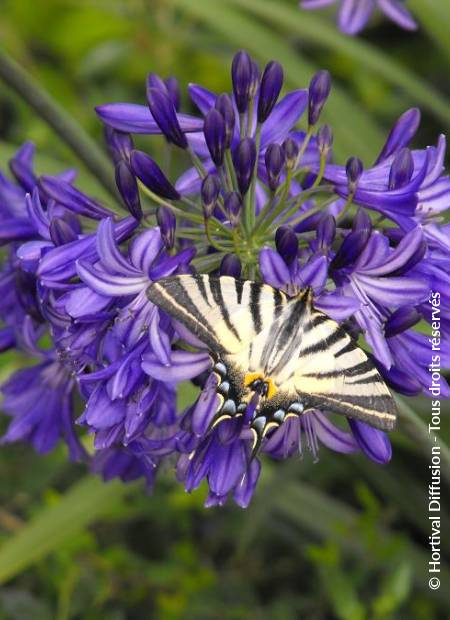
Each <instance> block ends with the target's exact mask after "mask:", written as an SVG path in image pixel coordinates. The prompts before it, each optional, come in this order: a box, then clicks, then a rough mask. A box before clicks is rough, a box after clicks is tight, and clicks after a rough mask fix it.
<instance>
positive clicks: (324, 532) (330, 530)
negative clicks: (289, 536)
mask: <svg viewBox="0 0 450 620" xmlns="http://www.w3.org/2000/svg"><path fill="white" fill-rule="evenodd" d="M275 499H276V504H274V505H275V506H276V509H277V510H278V511H279V513H281V515H282V516H283V517H284V518H287V519H289V520H290V521H291V522H292V523H294V524H296V525H297V527H299V528H301V529H302V530H306V531H307V532H309V533H310V534H312V535H313V536H315V537H317V538H318V539H323V540H328V539H330V538H335V539H336V537H337V536H339V537H340V544H341V545H342V548H343V551H344V552H345V553H347V555H350V556H356V557H360V559H364V555H365V553H367V550H365V549H364V548H363V547H362V545H361V543H360V541H359V540H358V537H357V536H354V537H350V536H347V537H346V538H345V540H343V539H342V537H341V534H339V532H341V530H342V526H344V528H345V530H347V531H349V532H351V531H352V530H353V529H354V527H355V526H356V524H357V521H358V519H359V516H360V513H359V512H358V511H357V510H354V509H353V508H350V507H349V506H347V505H346V504H344V503H343V502H340V501H338V500H335V499H334V498H333V497H331V496H330V495H326V494H324V493H322V492H321V491H319V490H317V489H316V488H313V487H310V486H308V485H306V484H301V483H298V482H295V483H290V484H287V485H286V486H285V488H284V492H283V493H282V494H279V495H278V496H277V497H276V498H275ZM271 516H272V518H274V517H273V515H271ZM391 536H392V534H391V533H390V532H389V531H388V530H387V529H385V528H382V527H380V529H379V531H378V537H379V538H380V540H383V541H384V544H385V543H386V542H389V539H390V538H391ZM424 543H428V540H426V541H424ZM402 556H403V560H404V561H406V562H407V563H408V564H409V565H410V566H411V568H412V570H413V573H414V580H415V582H416V585H417V587H418V588H420V589H423V590H424V591H426V592H427V593H429V585H428V579H429V574H428V561H429V555H428V554H427V553H426V552H425V551H423V550H422V549H420V548H419V547H418V546H417V545H415V544H413V543H412V542H410V543H409V544H408V545H405V548H404V549H403V552H402ZM439 578H440V579H441V582H442V583H449V580H450V571H449V569H448V566H446V565H444V564H443V563H442V564H441V573H440V575H439ZM433 594H435V595H436V596H437V597H439V598H440V599H441V600H443V601H446V602H447V603H448V602H449V601H450V590H448V589H447V588H440V589H439V590H436V591H435V592H433Z"/></svg>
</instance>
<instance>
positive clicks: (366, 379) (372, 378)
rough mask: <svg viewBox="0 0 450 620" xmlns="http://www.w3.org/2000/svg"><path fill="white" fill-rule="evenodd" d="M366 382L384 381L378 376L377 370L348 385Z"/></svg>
mask: <svg viewBox="0 0 450 620" xmlns="http://www.w3.org/2000/svg"><path fill="white" fill-rule="evenodd" d="M368 383H384V381H383V379H382V378H381V377H380V375H379V374H378V371H377V372H376V373H373V374H371V375H369V376H368V377H364V378H363V379H357V380H356V381H352V382H351V383H350V384H349V385H363V384H368Z"/></svg>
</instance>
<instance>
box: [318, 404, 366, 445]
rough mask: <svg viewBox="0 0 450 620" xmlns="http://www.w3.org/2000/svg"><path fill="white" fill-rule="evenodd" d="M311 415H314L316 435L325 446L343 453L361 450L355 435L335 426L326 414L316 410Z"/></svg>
mask: <svg viewBox="0 0 450 620" xmlns="http://www.w3.org/2000/svg"><path fill="white" fill-rule="evenodd" d="M311 415H313V416H314V430H315V432H316V435H317V437H318V438H319V439H320V441H321V442H322V443H323V445H324V446H326V447H327V448H330V450H334V451H335V452H342V453H343V454H350V453H352V452H357V451H358V450H359V446H358V443H357V442H356V440H355V439H354V438H353V436H352V435H351V434H350V433H346V432H345V431H343V430H342V429H340V428H339V427H338V426H335V425H334V424H333V423H332V422H331V421H330V420H329V419H328V417H327V416H326V415H325V414H323V413H321V412H320V411H315V412H314V413H313V414H311Z"/></svg>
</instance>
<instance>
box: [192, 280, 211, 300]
mask: <svg viewBox="0 0 450 620" xmlns="http://www.w3.org/2000/svg"><path fill="white" fill-rule="evenodd" d="M193 278H194V280H195V282H196V283H197V286H198V290H199V292H200V295H201V296H202V297H203V299H204V300H205V303H206V304H208V306H209V307H211V304H210V303H209V299H208V294H207V292H206V286H205V283H204V281H203V276H201V275H200V274H198V273H196V274H194V275H193Z"/></svg>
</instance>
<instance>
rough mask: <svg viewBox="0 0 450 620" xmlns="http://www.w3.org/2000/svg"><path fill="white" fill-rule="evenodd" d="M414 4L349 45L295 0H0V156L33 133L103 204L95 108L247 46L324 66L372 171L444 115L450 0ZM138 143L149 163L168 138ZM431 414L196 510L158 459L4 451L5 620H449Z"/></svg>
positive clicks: (335, 103) (219, 73)
mask: <svg viewBox="0 0 450 620" xmlns="http://www.w3.org/2000/svg"><path fill="white" fill-rule="evenodd" d="M409 6H411V8H412V10H413V11H414V12H415V14H416V16H417V17H418V19H419V20H420V21H421V22H422V26H421V30H420V32H419V33H417V34H409V33H404V32H402V31H400V30H398V29H397V28H396V27H394V26H392V25H390V24H389V23H388V22H385V21H383V22H382V21H375V22H374V23H373V26H372V28H371V29H370V30H368V31H367V32H366V33H365V34H364V36H363V37H361V38H359V39H349V38H347V37H345V36H343V35H341V34H340V33H339V32H338V31H337V30H336V29H335V27H334V22H333V17H332V16H331V13H327V12H323V13H320V14H319V13H304V12H300V11H298V9H297V2H296V0H147V1H145V0H129V1H125V0H73V1H69V0H2V2H1V4H0V77H3V78H5V77H7V73H8V71H6V68H9V74H8V75H9V77H7V80H6V81H7V82H9V84H10V85H11V84H13V83H15V84H16V87H17V81H19V82H20V83H21V84H22V86H23V87H24V88H23V91H24V92H23V93H22V96H18V94H17V92H15V91H14V89H13V88H10V87H9V86H8V85H7V84H6V82H2V81H1V80H0V165H1V166H2V168H5V167H6V165H7V163H6V162H7V160H8V158H9V157H10V156H11V154H12V153H13V152H14V149H15V148H16V147H17V146H18V145H19V144H20V143H21V142H23V141H24V140H25V139H31V140H33V141H34V142H35V143H36V145H37V147H38V152H39V155H38V160H37V161H38V169H39V171H40V172H43V171H46V172H49V171H50V172H53V171H56V170H59V169H61V168H63V167H66V166H67V165H69V166H78V167H79V168H80V177H79V184H80V187H82V188H83V189H84V190H85V191H87V192H90V193H92V194H94V195H96V196H98V197H100V198H102V199H104V200H106V201H108V202H111V201H112V200H113V198H111V196H110V195H109V193H108V188H109V187H110V186H111V178H112V175H111V172H110V167H109V164H108V163H107V162H106V159H105V155H104V152H103V151H102V150H101V149H97V150H95V149H90V148H89V145H90V143H89V136H91V137H92V138H94V139H95V140H96V141H97V143H98V144H99V145H101V144H102V142H101V140H102V138H101V126H100V123H99V122H98V121H97V119H96V116H95V114H94V113H93V107H94V106H95V105H97V104H99V103H102V102H105V101H120V100H123V101H134V102H143V100H144V81H145V76H146V73H147V72H149V71H155V72H157V73H160V74H162V75H163V76H167V75H176V76H177V77H179V79H180V81H181V84H182V86H183V87H186V85H187V83H188V82H191V81H193V82H200V83H202V84H204V85H206V86H208V87H209V88H211V89H213V90H218V91H224V90H227V89H228V88H229V65H230V60H231V58H232V55H233V53H234V51H235V50H236V49H237V48H239V47H246V48H247V49H248V50H249V51H250V52H251V53H253V54H254V55H255V56H256V57H257V58H258V59H259V60H260V61H262V62H263V61H267V60H268V59H270V58H275V59H277V60H280V61H281V62H282V63H283V64H284V67H285V73H286V86H287V87H303V86H306V85H307V83H308V82H309V79H310V77H311V75H312V72H313V71H314V70H315V69H316V68H319V67H321V68H322V67H323V68H328V69H329V70H330V71H331V72H332V74H333V76H334V90H333V94H332V97H331V99H330V101H329V103H328V105H327V112H326V115H327V120H329V121H330V122H332V123H333V126H334V130H335V136H336V138H335V142H336V152H337V156H338V157H339V158H341V159H342V160H343V159H344V158H346V157H347V156H349V155H350V154H352V155H358V156H360V157H361V158H362V159H363V160H364V162H365V163H366V165H369V164H370V162H371V161H372V160H373V158H374V157H375V155H376V153H377V150H378V149H379V148H380V147H381V145H382V143H383V140H384V137H385V135H386V131H387V130H388V128H389V126H390V124H391V123H392V122H393V121H394V119H395V118H396V117H397V116H398V115H399V114H400V113H401V112H402V111H403V110H404V109H406V108H407V107H410V106H413V105H419V106H420V107H421V108H422V110H423V125H422V128H421V130H420V134H419V136H418V138H417V142H416V143H417V145H420V146H424V145H425V144H433V143H434V142H435V140H436V138H437V135H438V133H440V132H444V133H445V132H446V131H447V129H448V125H449V124H450V105H449V100H450V89H449V85H448V74H449V68H450V4H449V3H448V2H446V1H443V0H409ZM11 59H14V62H17V63H18V64H19V65H20V66H21V67H22V68H23V69H24V70H25V73H22V72H21V71H20V70H19V68H18V67H17V66H16V65H14V64H13V65H11ZM11 75H12V78H11ZM43 93H46V97H47V99H48V97H50V103H51V105H54V104H57V106H59V108H58V109H59V112H60V114H61V115H62V117H61V118H62V119H63V121H64V123H63V125H64V127H65V130H64V131H63V132H61V131H60V132H59V133H60V135H58V134H57V132H55V131H54V129H53V128H52V127H51V126H50V125H49V124H48V123H47V122H46V121H45V120H43V118H42V117H41V115H40V114H38V113H37V112H36V111H33V110H32V109H31V108H30V105H29V104H30V101H31V100H34V101H35V100H36V96H37V95H41V96H42V94H43ZM183 103H184V107H185V109H186V110H187V109H189V105H190V104H189V102H188V99H187V97H185V98H184V102H183ZM58 109H57V111H58ZM68 142H72V143H74V142H75V143H76V148H77V149H78V155H80V154H81V155H82V156H84V158H85V159H86V157H85V156H86V151H89V157H90V160H91V164H93V165H95V166H97V171H99V170H100V171H103V173H104V174H103V176H102V174H99V173H97V174H92V173H90V172H89V170H88V169H87V167H86V166H85V165H84V164H83V162H82V161H80V159H79V157H77V154H76V153H74V152H73V149H71V148H69V146H68ZM139 144H140V146H142V147H143V148H145V149H146V150H148V151H149V152H151V153H153V154H154V155H155V156H158V153H159V149H160V147H161V142H160V141H159V139H157V138H145V137H144V138H141V139H140V140H139ZM83 148H84V151H83ZM176 165H178V166H179V167H181V165H182V164H181V162H176ZM180 169H181V168H180ZM174 174H175V172H174ZM99 179H100V180H103V183H102V182H99ZM0 364H1V367H0V377H1V378H2V379H3V378H4V377H6V376H7V375H8V374H9V373H10V372H11V370H13V369H14V368H15V367H17V366H18V365H19V364H20V360H18V359H16V358H15V357H14V356H12V355H3V356H2V357H1V359H0ZM189 397H190V394H189V393H188V391H184V392H183V393H181V394H180V401H181V402H182V403H183V402H187V401H188V399H189ZM443 413H444V411H443ZM429 416H430V404H429V401H427V400H425V399H418V400H416V401H412V402H409V404H407V405H404V404H403V405H401V419H400V424H399V427H398V430H397V431H396V432H395V433H393V435H392V441H393V444H394V458H393V461H392V463H391V464H390V465H389V466H386V467H379V466H376V465H375V464H373V463H371V462H369V461H368V460H366V459H365V458H364V457H363V456H361V455H356V456H339V455H336V454H333V453H330V452H327V451H326V449H323V450H322V451H321V453H320V460H319V462H318V463H313V462H312V459H311V458H310V455H309V454H308V453H306V454H305V455H304V458H303V459H300V458H299V459H293V460H291V461H290V462H287V463H281V464H270V463H268V462H266V463H265V465H264V475H263V478H262V481H261V483H260V485H259V487H258V491H257V493H256V496H255V498H254V501H253V503H252V505H251V506H250V508H249V509H248V510H246V511H242V510H240V509H238V508H236V507H234V506H231V505H230V506H227V507H226V508H224V509H210V510H205V509H203V507H202V503H203V500H204V495H205V491H204V489H203V490H200V491H198V492H196V493H194V494H193V495H187V494H185V493H184V491H183V490H182V489H180V488H179V487H178V486H176V485H175V484H174V483H173V481H172V478H173V476H172V472H171V471H169V470H168V471H166V472H163V474H162V476H161V477H160V480H159V484H158V485H157V488H156V490H155V492H154V494H153V495H152V496H148V495H147V494H146V492H145V490H144V488H143V485H142V484H134V485H129V486H124V485H122V484H120V483H116V482H114V483H108V484H104V483H103V482H101V481H100V480H98V479H96V478H94V477H92V476H89V475H87V472H86V471H85V469H84V467H83V466H81V465H73V464H68V463H67V461H66V453H65V450H64V449H63V448H59V449H57V450H55V451H54V452H53V453H52V454H50V455H49V456H47V457H45V458H42V457H38V456H36V455H34V454H33V453H32V451H31V449H30V448H28V447H27V446H15V447H7V448H2V450H1V451H0V476H1V478H0V479H1V485H0V499H1V508H0V583H1V586H0V620H22V619H32V620H47V619H52V618H55V619H56V620H69V619H70V620H81V619H82V620H125V619H126V620H128V619H130V620H134V619H139V620H140V619H145V620H146V619H151V620H153V619H155V620H191V619H192V620H216V619H217V620H241V619H243V620H247V619H250V620H253V619H255V620H272V619H273V618H277V619H278V618H280V619H281V620H291V619H292V620H294V619H298V618H301V619H302V620H334V619H336V620H365V619H367V620H382V619H383V620H390V619H400V620H403V619H405V620H406V619H408V620H409V619H413V620H430V619H435V618H436V619H439V618H447V617H449V614H450V589H449V588H448V585H449V584H450V574H449V565H448V561H449V551H450V538H448V536H447V537H446V534H448V525H449V523H450V520H449V518H448V513H449V511H450V505H449V501H448V494H447V490H448V489H447V486H446V485H448V481H449V480H450V466H449V463H450V458H449V454H450V453H449V450H448V448H447V443H446V442H448V440H449V439H450V424H449V423H448V420H445V417H444V415H443V420H442V431H441V433H440V435H439V441H440V443H441V446H442V475H443V478H442V481H443V482H442V485H443V486H442V492H443V501H442V513H441V514H442V531H443V536H442V564H441V568H442V572H441V575H440V578H441V582H442V585H441V588H440V589H439V590H437V591H434V592H433V591H431V590H430V589H429V587H428V578H429V575H428V573H427V570H428V561H429V559H430V550H429V547H428V536H429V534H430V533H431V530H430V525H429V522H428V519H427V512H426V510H427V493H428V491H427V488H428V484H429V476H430V474H429V469H428V464H429V462H430V452H431V448H430V443H429V435H428V429H427V424H428V420H429Z"/></svg>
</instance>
